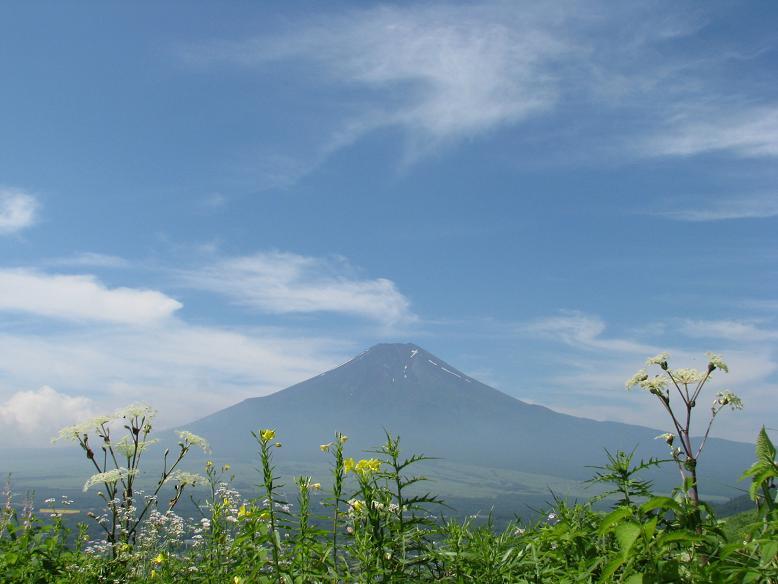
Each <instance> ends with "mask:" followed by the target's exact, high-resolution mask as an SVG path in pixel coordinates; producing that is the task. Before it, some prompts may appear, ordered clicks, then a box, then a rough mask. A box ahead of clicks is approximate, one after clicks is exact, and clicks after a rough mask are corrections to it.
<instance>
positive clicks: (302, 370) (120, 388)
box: [0, 319, 357, 427]
mask: <svg viewBox="0 0 778 584" xmlns="http://www.w3.org/2000/svg"><path fill="white" fill-rule="evenodd" d="M356 350H357V347H354V346H353V345H351V344H347V343H343V342H340V341H338V340H336V339H332V338H322V337H309V336H303V335H298V336H296V337H295V338H291V336H290V335H288V334H285V333H284V332H283V331H279V330H275V329H251V330H240V331H239V330H230V329H226V328H217V327H203V326H192V325H188V324H186V323H183V322H181V321H179V320H176V319H174V320H172V321H170V322H169V323H168V324H167V325H166V326H165V327H154V328H144V329H137V328H131V327H114V326H111V327H99V326H92V327H90V328H89V329H88V330H81V331H78V330H76V331H74V330H71V329H68V330H64V331H58V332H48V333H41V334H17V333H5V334H0V354H2V355H3V359H2V362H0V401H2V399H3V396H8V395H11V394H13V393H14V391H15V388H18V387H31V386H37V385H42V384H48V385H51V386H54V387H57V388H58V389H59V390H60V391H63V392H70V393H74V394H75V393H78V394H79V395H83V396H86V397H88V398H89V399H91V400H92V403H93V405H94V409H97V410H99V411H109V412H110V411H113V410H115V409H116V408H119V407H122V406H125V405H127V404H129V403H133V402H138V401H140V402H146V403H149V404H151V405H152V406H153V407H155V408H156V409H157V410H159V418H158V420H159V427H165V426H169V425H174V424H183V423H186V422H190V421H192V420H194V419H197V418H200V417H202V416H205V415H207V414H210V413H212V412H214V411H216V410H218V409H221V408H224V407H226V406H229V405H232V404H234V403H236V402H238V401H240V400H242V399H245V398H248V397H256V396H260V395H265V394H268V393H271V392H273V391H277V390H279V389H283V388H285V387H287V386H289V385H292V384H294V383H297V382H300V381H303V380H304V379H307V378H309V377H313V376H315V375H318V374H319V373H321V372H322V371H326V370H328V369H331V368H332V367H335V366H337V365H338V364H340V363H342V362H343V361H345V360H346V358H347V357H349V356H350V355H352V354H353V353H355V352H356ZM16 402H18V400H16ZM16 402H15V403H16ZM19 403H21V402H19Z"/></svg>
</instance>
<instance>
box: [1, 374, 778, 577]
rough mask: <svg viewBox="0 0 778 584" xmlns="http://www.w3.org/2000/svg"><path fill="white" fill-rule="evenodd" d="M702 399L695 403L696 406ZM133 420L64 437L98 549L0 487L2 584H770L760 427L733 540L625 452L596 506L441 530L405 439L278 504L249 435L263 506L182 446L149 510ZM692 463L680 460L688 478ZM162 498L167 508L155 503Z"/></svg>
mask: <svg viewBox="0 0 778 584" xmlns="http://www.w3.org/2000/svg"><path fill="white" fill-rule="evenodd" d="M660 366H661V364H660ZM717 367H719V366H718V365H717ZM709 373H710V371H709ZM673 375H674V376H675V377H676V380H677V377H678V373H677V372H673ZM700 387H701V386H700ZM698 389H699V387H697V388H694V389H692V390H690V393H689V394H688V395H689V399H690V401H694V400H691V398H692V397H693V396H695V394H699V391H698ZM665 395H666V394H665ZM683 395H686V393H685V392H684V393H683ZM718 399H721V398H717V400H718ZM663 401H665V400H664V399H663ZM719 405H724V404H722V403H721V402H720V401H719ZM690 407H694V406H693V405H690ZM133 408H135V409H132V410H131V411H125V412H124V415H116V416H114V417H113V418H112V419H111V420H108V421H100V420H102V419H98V420H97V422H99V423H96V421H94V420H93V421H92V422H90V423H89V424H87V425H80V426H77V427H71V428H69V429H67V430H66V431H64V434H63V435H64V436H66V437H67V436H71V437H73V438H74V439H76V440H77V441H78V443H79V444H80V445H81V447H82V449H84V450H85V452H86V454H87V459H88V460H89V461H90V463H91V464H93V466H94V465H95V464H96V466H97V470H99V471H100V472H99V473H97V475H95V476H94V477H92V478H91V479H90V480H89V481H87V485H86V486H87V487H89V486H91V483H98V484H101V485H102V486H103V487H104V488H105V489H106V494H105V495H104V497H103V500H104V503H105V505H106V514H105V515H104V516H102V518H101V517H95V519H97V522H98V525H99V526H100V527H101V529H102V532H103V534H104V539H102V540H96V539H92V538H91V537H90V536H89V535H88V533H87V527H86V525H81V526H80V527H79V531H78V533H77V534H73V533H70V531H69V529H68V528H67V527H66V526H65V525H64V524H63V522H62V519H61V517H57V516H55V517H53V518H51V519H50V520H48V521H44V520H42V519H39V518H37V517H35V515H34V513H33V512H32V503H31V502H30V501H29V499H28V500H26V501H22V502H21V503H20V504H19V503H17V502H16V499H15V498H14V495H13V492H12V489H11V488H10V486H9V487H7V488H6V490H5V504H4V506H3V507H2V510H0V575H1V576H2V577H1V578H0V580H2V582H3V583H4V584H5V583H8V584H13V583H22V582H24V583H28V582H59V583H65V582H73V583H84V584H86V583H92V582H117V583H119V582H121V583H124V582H129V583H140V582H186V583H187V584H197V583H201V582H202V583H228V584H248V583H252V584H253V583H255V582H256V583H278V582H285V583H287V582H290V583H301V584H302V583H315V582H330V583H335V582H344V583H345V582H359V583H372V582H398V583H399V582H433V581H434V582H456V583H465V582H472V583H483V582H485V583H492V582H494V583H503V582H504V583H546V582H625V583H631V584H634V583H638V582H643V583H665V582H682V583H711V584H713V583H720V582H724V583H730V582H731V583H735V582H737V583H740V582H759V583H771V582H773V583H774V582H778V510H777V507H778V504H777V503H778V501H776V489H775V481H776V477H778V465H776V461H775V452H776V451H775V447H774V446H773V443H772V441H771V440H770V437H769V436H768V434H767V432H766V431H765V429H764V428H763V429H762V431H761V432H760V433H759V437H758V439H757V443H756V462H755V463H754V464H753V465H752V466H751V467H750V468H749V469H748V470H747V471H746V472H745V473H744V475H743V479H750V480H751V486H750V489H749V493H750V496H751V498H752V499H753V500H754V502H755V504H756V507H757V512H756V513H755V514H754V515H753V516H751V518H750V519H749V520H748V521H747V522H746V523H745V524H742V523H740V524H738V527H737V529H736V530H735V531H734V532H733V531H732V530H727V529H725V524H724V522H723V521H721V520H717V519H716V518H715V516H714V514H713V512H712V511H711V510H710V508H709V507H707V506H705V505H704V503H702V502H700V501H698V500H696V499H695V498H694V497H692V496H689V495H688V494H687V490H688V488H689V485H688V482H687V480H686V479H688V477H685V486H686V490H684V489H682V491H681V493H680V495H681V496H676V497H666V496H659V495H657V494H656V493H654V492H653V486H652V484H651V482H650V481H647V480H644V479H643V478H641V476H640V475H641V472H642V471H644V470H646V469H648V468H651V467H656V466H659V465H661V464H662V462H664V461H659V460H656V459H649V460H648V461H647V462H644V461H639V462H636V461H634V451H633V452H631V453H625V452H623V451H616V453H615V454H610V453H607V462H606V463H605V464H604V465H603V466H601V467H596V474H595V477H594V479H593V482H596V483H598V484H601V485H604V486H605V490H604V492H603V495H598V496H597V497H595V498H594V499H593V500H592V501H590V502H586V503H576V504H570V503H568V502H567V501H565V500H563V499H558V498H555V499H554V500H553V501H551V502H550V503H549V507H548V509H546V510H545V511H544V512H543V513H541V514H539V515H538V517H537V518H536V520H535V521H533V522H529V523H521V522H520V521H518V520H517V521H513V522H511V523H509V524H508V525H507V527H505V528H504V529H501V530H497V529H496V528H495V525H494V523H493V521H492V519H491V517H489V518H487V520H486V521H479V520H477V519H476V518H475V517H468V518H467V519H465V520H464V521H456V520H452V519H445V518H443V517H442V516H439V515H438V513H439V512H440V510H441V503H442V502H441V501H440V500H439V499H438V498H437V497H435V496H434V495H431V494H429V493H427V492H426V491H425V490H424V489H423V488H422V485H423V484H424V481H425V478H424V477H423V476H421V475H418V474H415V468H416V466H417V465H418V464H421V463H423V462H424V461H425V460H427V457H425V456H423V455H410V456H406V455H404V454H403V453H402V451H401V449H400V439H399V437H397V436H393V435H391V434H389V433H387V435H386V439H385V441H384V443H383V444H381V445H380V446H378V447H377V448H375V449H373V450H372V451H369V453H368V456H367V457H365V458H354V457H351V456H348V454H347V453H346V446H347V441H348V438H347V437H346V436H345V435H343V434H340V433H338V434H336V435H335V437H334V440H333V441H332V442H329V443H326V444H322V445H321V446H320V447H319V448H320V449H321V451H322V452H323V453H324V454H325V455H328V456H331V459H332V471H331V474H330V480H329V481H328V484H325V485H324V486H322V484H320V483H319V482H314V479H313V478H312V477H310V476H299V477H296V478H295V479H294V481H293V487H294V492H292V493H286V492H285V491H284V486H283V485H281V484H280V482H279V477H278V475H277V473H276V467H275V464H276V463H275V457H276V456H277V455H278V454H279V453H282V452H283V449H282V446H281V442H279V441H278V438H277V436H276V431H275V430H274V429H269V428H265V429H260V430H257V431H256V432H255V433H254V434H253V435H254V438H255V440H256V442H257V445H258V448H259V461H260V469H259V470H260V480H259V484H258V494H257V496H256V497H249V498H246V497H244V496H243V495H241V493H239V492H238V491H236V490H235V489H234V488H233V487H232V486H231V477H230V476H229V474H228V473H229V470H230V469H229V465H223V466H221V467H217V466H216V465H215V464H214V463H213V462H208V463H206V465H205V476H200V475H192V474H189V475H188V477H187V476H184V475H181V474H176V471H177V470H178V469H177V468H176V467H177V466H178V465H179V463H180V462H181V460H182V459H183V458H184V456H185V455H186V453H187V452H188V451H189V448H190V447H191V446H194V445H196V446H201V447H203V448H207V444H206V443H205V441H204V440H203V439H202V438H200V437H198V436H195V435H193V434H188V433H182V434H181V435H180V436H179V438H180V442H179V445H178V449H179V452H178V455H177V456H176V458H175V460H172V461H171V462H170V464H168V463H167V453H166V454H165V455H164V456H163V461H164V469H163V471H162V473H161V477H160V478H159V480H158V481H156V482H154V484H155V487H154V488H153V489H152V490H151V494H150V495H148V496H142V493H141V491H139V489H138V488H137V485H138V484H139V483H138V481H139V480H141V475H140V466H139V464H140V463H139V461H140V459H141V456H140V455H141V454H142V453H143V452H144V450H145V449H146V448H147V446H146V445H148V444H150V443H151V442H152V441H151V440H149V439H148V436H149V434H150V432H151V427H150V423H149V420H150V417H151V411H150V410H148V409H147V408H145V409H143V408H142V409H137V408H139V406H133ZM714 410H715V404H714ZM713 418H715V411H714V414H713ZM116 423H119V424H123V427H124V428H125V429H126V431H127V432H128V436H129V438H128V439H127V440H123V441H115V440H114V438H113V436H114V431H113V430H112V427H111V424H114V425H116ZM686 427H687V425H684V424H682V426H681V430H685V429H686ZM90 433H91V434H92V436H91V437H90ZM95 436H96V437H97V438H99V439H100V440H102V443H101V445H100V447H99V450H98V452H100V453H101V454H100V455H99V457H98V456H97V455H96V454H95V452H94V450H93V449H92V448H93V447H92V444H93V443H94V442H93V440H90V438H94V437H95ZM684 441H685V439H684ZM119 442H121V443H123V444H127V445H128V448H127V450H126V451H125V450H124V449H123V447H119V446H117V444H118V443H119ZM702 442H703V444H702V445H704V440H703V441H702ZM702 445H701V446H702ZM701 446H700V447H699V450H701ZM314 448H315V447H314ZM90 452H91V455H90ZM697 452H699V451H697ZM697 456H698V454H697ZM114 457H115V458H114ZM96 458H97V459H98V460H97V462H96V463H95V459H96ZM687 460H688V459H687V458H685V456H677V457H673V461H674V462H675V463H678V464H681V465H684V463H685V462H686V461H687ZM695 460H696V458H695ZM125 461H126V466H125V465H124V464H122V463H125ZM112 465H113V468H111V466H112ZM116 468H119V469H120V470H121V469H126V472H123V471H122V472H119V473H114V474H113V475H110V480H108V478H107V477H106V476H105V473H109V472H111V471H112V470H115V469H116ZM684 469H687V470H688V467H687V466H684ZM130 471H135V472H132V473H130ZM689 472H691V471H689ZM690 476H694V475H690ZM130 477H132V480H129V479H130ZM694 486H695V487H696V486H697V485H696V482H695V484H694ZM109 487H110V489H109ZM184 488H187V490H188V489H190V488H193V489H195V490H192V491H191V492H192V493H193V495H194V494H196V495H197V496H201V497H203V499H202V500H197V499H195V497H194V496H193V497H192V500H193V501H194V502H196V503H197V509H198V511H199V514H200V517H199V518H196V519H195V518H190V519H185V518H183V517H181V516H179V515H177V514H176V505H177V503H178V502H179V501H180V500H181V497H182V493H183V491H184ZM163 492H169V493H170V498H169V500H168V501H167V503H165V504H160V502H159V499H160V498H161V495H162V494H163ZM141 496H142V498H140V497H141ZM287 497H289V499H290V500H293V502H287V500H286V499H287ZM598 500H599V502H600V503H603V502H605V501H611V502H612V507H611V509H610V510H609V511H607V512H602V511H599V510H596V509H595V508H594V507H593V504H594V503H595V502H597V501H598ZM135 501H141V502H142V504H138V505H136V503H135ZM114 513H115V516H116V519H115V521H114V520H112V517H113V516H114ZM105 528H107V529H105ZM727 533H730V535H727ZM732 533H734V535H732Z"/></svg>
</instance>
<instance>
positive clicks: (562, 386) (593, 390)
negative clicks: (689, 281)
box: [519, 312, 778, 440]
mask: <svg viewBox="0 0 778 584" xmlns="http://www.w3.org/2000/svg"><path fill="white" fill-rule="evenodd" d="M519 330H520V332H521V333H523V334H530V335H535V336H539V337H541V338H546V339H550V340H553V341H557V342H559V343H561V344H562V347H563V348H562V349H559V350H557V351H556V352H555V353H554V356H553V365H551V366H549V367H548V370H547V372H546V373H543V374H541V375H540V376H539V377H538V379H537V380H534V383H535V384H536V385H538V386H540V387H543V388H544V389H543V392H542V394H535V400H536V401H539V402H542V403H543V405H546V406H548V407H551V408H553V409H555V410H557V411H562V412H566V413H571V414H573V415H579V416H580V415H584V416H587V417H591V418H594V419H598V420H606V419H608V420H616V421H623V422H626V423H638V424H642V425H647V426H651V427H655V428H665V427H667V424H668V420H667V419H666V413H665V412H664V411H663V410H662V408H661V407H660V405H659V404H658V403H656V404H652V403H651V396H649V395H646V394H644V392H640V391H632V392H627V391H624V382H625V381H626V379H628V378H629V377H630V376H631V375H632V374H633V373H634V372H635V371H636V370H638V369H639V368H641V367H643V366H644V362H645V359H646V358H648V357H650V356H653V355H654V354H656V353H658V352H659V351H661V350H666V351H668V352H669V353H670V366H671V367H696V368H697V369H704V368H705V367H706V365H707V357H706V356H705V352H706V351H713V352H715V353H719V354H721V355H722V356H723V357H724V359H725V361H726V362H727V364H728V365H729V368H730V373H729V374H725V373H723V372H717V373H715V374H714V375H713V378H712V380H711V383H710V387H708V388H707V390H706V392H705V394H704V397H703V398H701V399H704V400H708V399H710V400H712V399H713V396H714V395H715V393H716V392H717V391H720V390H722V389H725V388H730V389H732V390H733V391H734V392H735V393H737V394H738V395H740V396H741V397H742V398H743V400H744V402H745V404H746V407H745V409H744V411H743V412H738V413H737V414H736V415H732V416H727V418H726V421H724V420H721V421H720V422H719V423H718V424H717V427H716V429H715V432H714V433H715V435H717V436H722V437H728V438H732V439H739V440H752V439H753V437H754V435H755V432H756V430H755V429H758V428H759V427H760V426H761V425H762V424H764V423H766V422H768V421H769V420H770V419H773V418H775V416H776V415H778V408H776V405H775V400H772V399H769V397H770V392H769V388H771V387H775V384H774V376H775V374H776V372H778V361H777V360H776V351H775V346H774V344H773V343H770V342H766V341H774V340H775V338H776V337H775V336H774V335H773V333H772V332H771V331H768V330H765V329H761V328H759V327H757V326H756V325H754V324H752V323H748V322H739V321H725V320H721V321H692V320H684V321H680V322H670V323H667V326H666V327H656V332H654V333H652V332H651V330H650V329H645V328H644V335H647V336H649V337H650V338H652V339H658V341H657V342H656V343H643V342H640V341H637V340H633V339H631V338H622V337H618V338H614V337H610V338H609V337H605V336H604V332H605V331H606V325H605V322H604V321H603V320H602V319H600V318H599V317H597V316H594V315H588V314H585V313H581V312H569V313H563V314H562V315H559V316H553V317H548V318H545V319H540V320H537V321H534V322H532V323H530V324H529V325H524V326H523V327H521V328H520V329H519ZM677 333H680V334H682V335H685V336H686V337H687V340H686V341H683V342H682V341H680V340H679V338H678V334H677ZM668 335H672V341H670V342H669V343H666V342H663V341H661V339H663V338H666V337H667V336H668ZM696 339H705V342H704V343H700V341H699V340H696ZM711 340H715V343H714V344H711V342H710V341H711ZM565 346H566V347H568V349H567V350H565V349H564V347H565ZM543 357H544V358H545V359H547V358H548V355H547V353H546V354H543ZM706 405H707V404H706ZM697 410H698V411H697V413H696V415H695V418H694V420H695V423H694V427H695V428H697V431H698V432H702V431H704V426H703V427H701V425H702V424H703V423H706V422H707V418H706V416H707V414H708V412H709V410H708V409H707V407H702V408H697Z"/></svg>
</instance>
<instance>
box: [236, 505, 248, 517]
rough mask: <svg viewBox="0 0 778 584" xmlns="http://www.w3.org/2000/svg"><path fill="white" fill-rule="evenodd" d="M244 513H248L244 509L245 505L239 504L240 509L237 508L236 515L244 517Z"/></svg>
mask: <svg viewBox="0 0 778 584" xmlns="http://www.w3.org/2000/svg"><path fill="white" fill-rule="evenodd" d="M246 515H248V512H247V511H246V506H245V505H241V506H240V509H238V517H239V518H240V517H245V516H246Z"/></svg>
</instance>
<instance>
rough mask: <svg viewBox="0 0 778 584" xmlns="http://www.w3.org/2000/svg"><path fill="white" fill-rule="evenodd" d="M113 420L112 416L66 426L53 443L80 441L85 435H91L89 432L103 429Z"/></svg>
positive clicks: (53, 439)
mask: <svg viewBox="0 0 778 584" xmlns="http://www.w3.org/2000/svg"><path fill="white" fill-rule="evenodd" d="M111 420H112V418H111V417H110V416H98V417H96V418H92V419H91V420H87V421H85V422H80V423H78V424H73V425H72V426H65V427H64V428H62V429H61V430H60V431H59V432H58V433H57V435H56V436H55V437H54V438H52V440H51V441H52V442H57V441H59V440H80V439H81V437H82V436H83V435H84V434H89V432H94V431H95V430H99V429H101V428H102V426H103V425H104V424H107V423H108V422H110V421H111Z"/></svg>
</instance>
